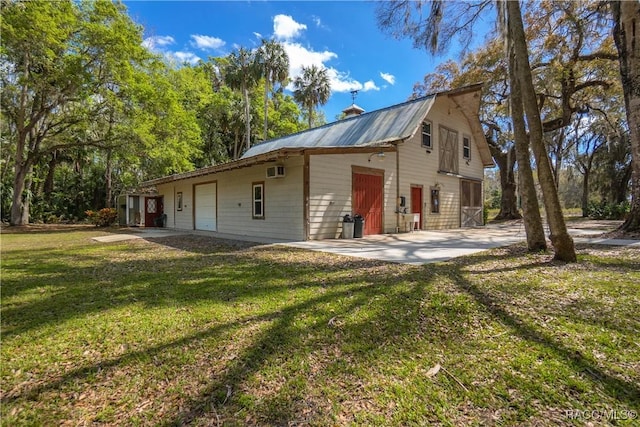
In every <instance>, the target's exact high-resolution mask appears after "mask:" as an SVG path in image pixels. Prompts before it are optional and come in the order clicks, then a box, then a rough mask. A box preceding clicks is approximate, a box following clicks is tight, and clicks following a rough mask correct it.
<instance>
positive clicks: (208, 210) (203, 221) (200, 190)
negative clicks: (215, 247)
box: [194, 182, 218, 231]
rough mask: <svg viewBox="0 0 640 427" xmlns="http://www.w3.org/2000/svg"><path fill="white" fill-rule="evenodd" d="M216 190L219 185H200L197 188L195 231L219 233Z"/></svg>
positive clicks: (195, 194)
mask: <svg viewBox="0 0 640 427" xmlns="http://www.w3.org/2000/svg"><path fill="white" fill-rule="evenodd" d="M216 190H217V184H216V183H215V182H214V183H210V184H199V185H196V186H195V190H194V200H195V204H194V206H195V211H194V215H195V229H196V230H205V231H217V230H218V228H217V223H216Z"/></svg>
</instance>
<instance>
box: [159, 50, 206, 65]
mask: <svg viewBox="0 0 640 427" xmlns="http://www.w3.org/2000/svg"><path fill="white" fill-rule="evenodd" d="M164 55H165V56H166V57H167V58H168V59H169V60H174V61H176V62H177V63H178V64H183V63H185V62H188V63H189V64H191V65H194V64H197V63H198V61H200V59H201V58H200V57H199V56H198V55H196V54H195V53H193V52H166V53H165V54H164Z"/></svg>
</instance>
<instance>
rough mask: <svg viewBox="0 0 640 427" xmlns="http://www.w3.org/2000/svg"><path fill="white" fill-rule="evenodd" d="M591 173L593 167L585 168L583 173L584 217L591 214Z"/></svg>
mask: <svg viewBox="0 0 640 427" xmlns="http://www.w3.org/2000/svg"><path fill="white" fill-rule="evenodd" d="M590 174H591V168H590V167H589V169H587V168H585V171H584V174H583V175H582V217H583V218H586V217H588V216H589V175H590Z"/></svg>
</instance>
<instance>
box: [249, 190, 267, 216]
mask: <svg viewBox="0 0 640 427" xmlns="http://www.w3.org/2000/svg"><path fill="white" fill-rule="evenodd" d="M252 187H253V188H252V200H253V203H252V204H251V205H252V209H253V212H252V217H253V219H264V182H254V183H253V184H252Z"/></svg>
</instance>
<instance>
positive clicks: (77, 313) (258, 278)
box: [2, 237, 381, 339]
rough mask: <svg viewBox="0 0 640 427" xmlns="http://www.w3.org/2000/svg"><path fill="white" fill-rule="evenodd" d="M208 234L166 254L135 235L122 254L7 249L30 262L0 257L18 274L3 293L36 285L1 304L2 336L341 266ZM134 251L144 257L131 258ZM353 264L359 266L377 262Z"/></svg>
mask: <svg viewBox="0 0 640 427" xmlns="http://www.w3.org/2000/svg"><path fill="white" fill-rule="evenodd" d="M207 240H210V239H207V238H202V237H200V238H197V237H196V238H195V239H194V241H195V245H184V248H194V247H195V252H194V253H193V254H189V255H187V256H180V257H172V256H171V254H167V252H166V249H162V246H160V245H159V244H155V245H156V246H155V247H156V251H155V252H152V253H151V255H152V256H151V257H150V258H151V259H147V258H149V257H145V254H147V249H148V247H146V246H145V244H144V243H142V244H139V242H132V243H129V244H125V249H123V251H122V254H123V255H124V256H123V257H122V258H105V257H104V256H103V254H104V252H98V253H90V252H89V251H87V252H85V253H84V254H79V253H72V254H68V255H65V256H55V255H53V256H52V253H51V251H50V250H47V249H43V250H21V251H14V252H13V253H12V255H11V256H12V258H20V257H22V258H28V259H29V263H26V264H25V263H22V264H19V265H15V264H11V263H9V262H5V263H4V265H3V270H6V271H7V272H8V273H11V272H13V273H20V275H21V277H20V278H18V279H13V278H11V277H9V278H6V275H5V277H4V278H3V289H2V291H3V298H5V301H6V300H7V299H9V298H11V297H15V296H19V294H20V293H24V292H29V291H31V292H32V293H35V292H36V291H37V290H38V289H41V291H40V292H39V294H38V295H37V297H36V296H33V297H31V298H28V299H26V300H25V301H18V302H9V303H6V304H3V307H2V323H3V338H5V339H8V338H10V337H12V336H15V335H20V334H23V333H25V332H28V331H30V330H32V329H36V328H39V327H42V326H46V325H49V324H51V325H53V324H58V323H60V322H65V321H67V320H69V319H73V318H79V317H84V316H87V315H89V314H91V313H94V312H100V311H102V310H111V309H117V308H118V307H121V306H125V305H128V304H132V303H138V304H144V305H147V306H149V307H162V306H167V305H171V306H180V305H185V304H192V303H195V302H197V301H208V302H213V303H215V302H217V303H233V302H239V301H243V300H250V299H256V298H258V299H259V298H261V297H263V296H269V295H270V294H277V293H283V292H286V291H287V290H290V289H292V288H294V289H295V288H305V287H320V286H323V283H321V282H318V283H316V282H313V281H308V280H307V279H308V278H309V275H310V274H315V273H318V272H319V271H321V272H325V273H331V272H336V271H342V270H343V268H344V267H345V266H346V265H347V263H337V262H331V263H311V264H308V265H303V264H302V265H301V264H299V263H292V264H291V265H287V261H286V259H287V254H291V253H295V250H290V249H286V248H280V249H278V250H277V251H275V252H272V253H278V254H280V255H281V256H279V257H275V258H273V259H263V260H260V259H258V258H256V257H255V256H254V253H253V252H247V250H248V249H250V248H251V246H246V245H244V244H240V245H237V246H236V247H232V246H228V245H226V244H216V245H211V244H207ZM121 245H122V243H119V246H121ZM258 250H259V249H258ZM189 252H191V251H189ZM107 254H108V252H107ZM136 257H144V259H130V258H136ZM78 264H80V265H83V264H88V265H85V266H82V267H78ZM358 264H359V265H358V268H359V269H363V268H368V267H372V266H377V265H380V264H381V262H378V261H370V262H366V263H358Z"/></svg>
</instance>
